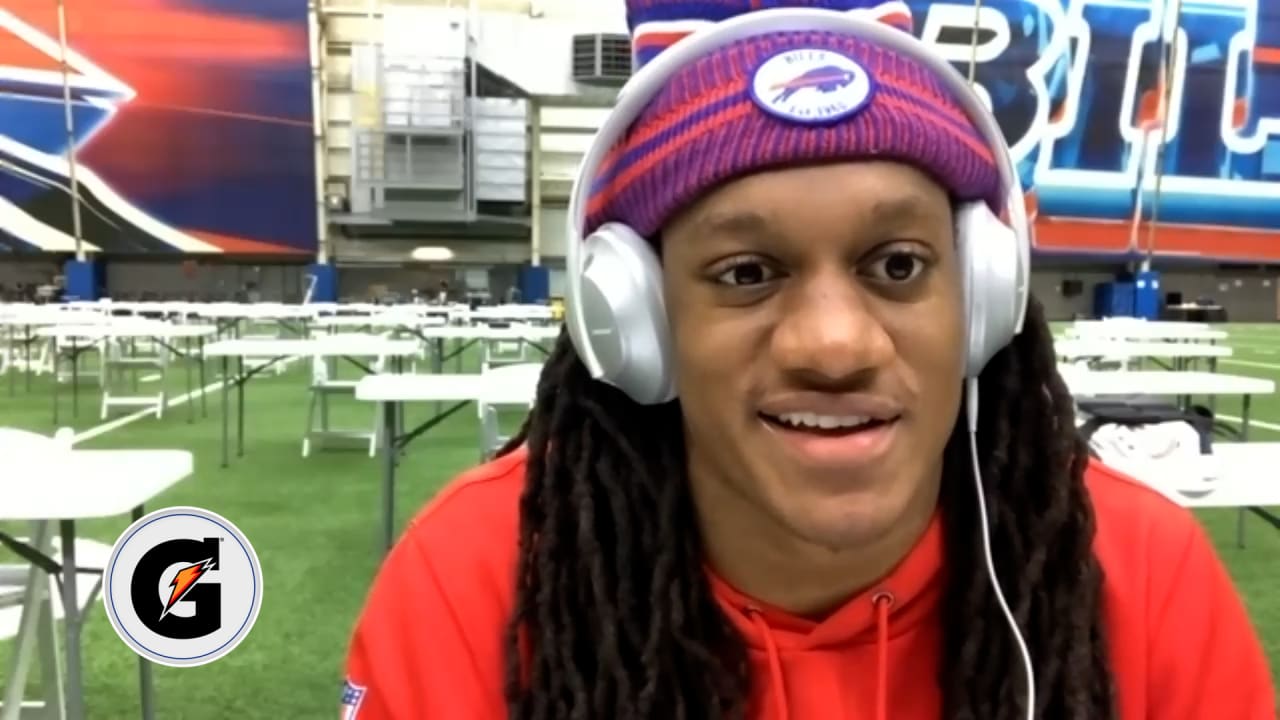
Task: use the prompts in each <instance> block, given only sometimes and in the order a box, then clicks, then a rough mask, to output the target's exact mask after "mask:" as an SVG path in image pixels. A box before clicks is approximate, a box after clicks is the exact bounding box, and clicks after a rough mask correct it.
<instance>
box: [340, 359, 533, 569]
mask: <svg viewBox="0 0 1280 720" xmlns="http://www.w3.org/2000/svg"><path fill="white" fill-rule="evenodd" d="M541 375H542V364H541V363H521V364H516V365H504V366H501V367H496V368H492V369H490V370H487V371H485V372H483V373H465V374H450V375H385V374H379V375H369V376H367V377H365V378H364V379H362V380H361V381H360V382H359V383H358V384H357V385H356V399H357V400H366V401H369V402H376V403H378V405H379V407H380V408H381V410H382V463H383V474H382V549H383V551H384V552H385V551H386V550H390V549H391V546H392V544H393V543H394V542H395V484H396V479H395V478H396V463H397V461H398V460H399V454H400V452H401V451H403V449H404V448H405V447H406V446H407V445H408V444H409V443H410V442H412V441H413V440H414V439H415V438H417V437H418V436H419V435H421V434H423V433H425V432H426V431H428V430H430V429H431V428H433V427H435V426H436V425H439V424H440V423H441V422H443V421H444V420H445V419H447V418H448V417H450V416H451V415H453V414H454V413H456V412H458V411H459V410H461V409H462V408H464V407H466V406H467V405H469V404H471V403H473V402H480V403H485V404H489V405H530V406H532V405H533V401H534V398H535V396H536V394H537V390H538V378H539V377H541ZM407 402H452V403H454V404H453V405H451V406H450V407H449V408H447V409H445V410H443V411H440V412H437V413H435V414H434V415H433V416H431V418H429V419H428V420H426V421H425V422H423V423H422V424H420V425H418V426H417V427H415V428H413V429H412V430H409V431H407V432H401V431H400V429H399V428H400V426H401V424H402V422H401V421H402V418H403V410H402V407H403V405H404V403H407Z"/></svg>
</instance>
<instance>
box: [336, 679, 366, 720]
mask: <svg viewBox="0 0 1280 720" xmlns="http://www.w3.org/2000/svg"><path fill="white" fill-rule="evenodd" d="M364 693H365V687H364V686H363V685H356V684H355V683H353V682H351V679H350V678H348V679H346V680H344V681H343V683H342V714H341V715H339V716H338V717H340V718H341V720H356V716H357V715H359V714H360V703H361V702H362V701H363V700H364Z"/></svg>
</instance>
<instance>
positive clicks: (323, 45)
mask: <svg viewBox="0 0 1280 720" xmlns="http://www.w3.org/2000/svg"><path fill="white" fill-rule="evenodd" d="M308 6H309V7H308V9H307V21H308V30H309V32H310V35H311V38H310V39H311V105H312V108H313V110H312V115H311V117H312V122H313V129H312V132H313V134H314V137H315V167H316V263H318V264H320V265H324V264H326V263H328V262H329V212H328V204H327V203H326V201H325V186H326V183H327V182H328V180H329V163H328V156H329V147H328V143H327V142H326V139H325V137H326V135H327V130H328V124H329V119H328V117H329V116H328V112H326V106H325V102H326V101H327V99H328V95H329V93H328V91H327V89H326V87H325V74H324V73H325V55H326V51H327V46H328V43H327V42H326V41H325V36H324V25H323V18H321V17H320V0H310V2H309V3H308Z"/></svg>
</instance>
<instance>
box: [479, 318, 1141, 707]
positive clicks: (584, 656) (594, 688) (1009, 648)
mask: <svg viewBox="0 0 1280 720" xmlns="http://www.w3.org/2000/svg"><path fill="white" fill-rule="evenodd" d="M1052 342H1053V340H1052V336H1051V335H1050V332H1049V328H1048V325H1047V324H1046V322H1045V319H1044V314H1043V310H1042V309H1041V307H1040V305H1039V303H1038V302H1037V301H1036V300H1034V299H1032V301H1031V305H1030V307H1029V308H1028V312H1027V319H1026V323H1025V327H1024V330H1023V332H1022V333H1021V334H1019V335H1018V337H1017V338H1015V339H1014V341H1013V342H1012V343H1011V345H1010V346H1009V347H1007V348H1005V349H1004V350H1002V351H1001V352H1000V353H999V354H998V355H997V356H996V357H995V358H994V359H993V360H992V361H991V362H990V363H989V364H988V366H987V368H986V369H985V370H984V372H983V374H982V378H981V387H982V403H981V408H980V414H979V426H978V453H979V462H980V467H981V470H982V480H983V483H984V488H985V493H986V502H987V508H988V514H989V520H990V525H991V528H990V530H991V534H992V538H991V542H992V550H993V556H994V561H995V564H996V570H997V572H998V574H999V577H1000V578H1001V583H1002V588H1003V590H1004V593H1005V597H1006V599H1007V601H1008V603H1009V606H1010V609H1011V610H1012V611H1013V614H1014V617H1015V618H1016V620H1017V622H1018V625H1019V627H1020V628H1022V631H1023V635H1024V637H1025V640H1026V642H1027V644H1028V649H1029V650H1030V652H1031V656H1032V659H1033V661H1034V662H1035V669H1036V685H1037V689H1036V699H1037V703H1036V704H1037V708H1036V710H1037V717H1039V718H1042V719H1043V720H1109V719H1111V718H1115V717H1116V712H1117V711H1116V710H1115V708H1114V698H1115V691H1114V686H1113V681H1112V678H1111V672H1110V667H1109V661H1108V657H1107V645H1106V640H1105V637H1104V628H1103V623H1102V612H1101V585H1102V570H1101V567H1100V566H1099V563H1098V560H1097V558H1096V557H1095V556H1094V554H1093V551H1092V541H1093V537H1094V515H1093V510H1092V507H1091V505H1090V502H1089V497H1088V494H1087V492H1086V489H1085V487H1084V483H1083V474H1084V470H1085V466H1086V464H1087V462H1088V453H1087V448H1086V446H1085V444H1084V442H1083V441H1082V440H1081V438H1080V437H1079V435H1078V434H1077V433H1076V432H1075V423H1074V405H1073V402H1072V398H1071V396H1070V394H1069V393H1068V391H1067V389H1066V386H1065V384H1064V383H1063V382H1062V380H1061V378H1060V377H1059V376H1058V373H1057V370H1056V358H1055V356H1054V353H1053V349H1052ZM525 443H527V445H528V451H529V452H528V470H527V486H526V489H525V492H524V495H523V497H522V499H521V504H520V550H519V568H518V578H517V590H516V603H515V609H514V613H513V615H512V617H511V622H510V625H509V626H508V629H507V635H506V648H507V684H506V696H507V704H508V710H509V715H510V717H511V718H513V720H553V719H554V720H587V719H588V718H590V719H592V720H595V719H601V720H603V719H605V718H609V719H611V720H612V719H616V720H654V719H656V718H673V719H686V720H704V719H707V718H715V719H716V720H719V719H721V718H743V717H746V715H747V713H748V711H749V708H748V707H747V698H748V690H749V687H748V685H749V681H750V678H749V667H748V664H747V655H746V650H745V646H744V644H743V642H742V640H741V638H740V637H738V636H737V634H736V631H735V630H734V629H733V627H732V626H731V625H730V623H729V620H728V619H727V618H726V617H724V616H723V615H722V614H721V612H720V610H719V608H718V606H717V604H716V601H715V599H714V597H713V596H712V593H711V589H710V586H709V583H708V581H707V578H706V576H705V575H704V570H703V555H702V545H701V538H700V537H699V534H698V532H697V527H698V525H697V523H696V522H695V519H694V507H693V503H692V500H691V496H690V492H689V490H688V483H687V478H686V470H685V459H684V442H683V439H682V432H681V416H680V408H679V403H678V401H677V402H672V403H667V404H664V405H660V406H640V405H638V404H636V403H633V402H632V401H630V400H629V399H628V398H627V397H626V396H625V395H623V394H622V393H621V392H619V391H618V390H616V389H614V388H612V387H610V386H607V385H605V384H604V383H600V382H596V381H593V380H592V379H591V378H590V377H589V375H588V372H587V370H586V368H585V367H584V366H583V364H582V363H581V361H580V360H579V359H578V356H577V354H576V352H575V351H574V349H573V347H572V345H571V343H570V341H569V339H568V337H567V336H566V335H564V334H562V335H561V337H560V339H559V341H558V343H557V345H556V347H555V349H554V351H553V352H552V354H551V357H550V359H549V361H548V364H547V366H546V369H545V371H544V373H543V376H542V379H541V381H540V383H539V387H538V391H537V402H536V405H535V409H534V411H533V412H532V414H531V415H530V417H529V418H528V419H527V420H526V422H525V426H524V428H522V429H521V431H520V432H519V433H518V434H517V435H516V436H515V437H514V438H513V439H512V441H511V442H510V443H508V445H507V446H506V447H505V448H504V449H503V452H504V453H505V452H510V451H512V450H514V449H515V448H517V447H519V446H520V445H521V444H525ZM944 468H945V469H944V479H943V484H942V490H941V495H940V503H941V505H942V511H943V513H944V516H945V520H946V521H945V523H944V525H945V531H944V532H945V546H946V550H945V552H946V566H947V573H946V575H947V580H946V583H947V584H946V587H945V590H944V593H945V595H944V597H943V600H942V602H941V605H940V612H941V613H942V623H943V640H942V644H943V647H942V659H941V662H940V664H939V667H938V668H937V672H938V682H939V686H940V687H941V689H942V695H943V708H944V714H943V716H944V717H945V718H946V719H947V720H1018V719H1020V718H1023V717H1024V716H1025V714H1026V710H1025V707H1024V706H1025V693H1024V687H1023V686H1024V685H1025V682H1024V680H1023V675H1022V673H1021V671H1020V670H1019V668H1020V667H1021V661H1020V655H1019V652H1018V649H1017V647H1016V645H1015V643H1014V641H1013V638H1012V636H1011V634H1010V632H1009V629H1008V627H1007V625H1006V623H1005V621H1004V619H1003V617H1002V614H1001V611H1000V609H999V606H998V605H997V602H996V598H995V594H994V592H993V591H992V589H991V587H990V581H989V579H988V577H987V574H986V570H985V560H984V555H983V550H982V543H981V541H980V537H979V535H978V534H979V533H980V532H981V528H980V525H979V522H978V511H977V505H976V504H977V498H976V497H975V487H974V481H973V477H972V466H971V458H970V456H969V445H968V437H967V428H966V424H965V423H964V422H963V421H961V422H958V423H957V427H956V430H955V432H954V433H953V434H952V437H951V440H950V442H949V444H948V446H947V449H946V451H945V462H944Z"/></svg>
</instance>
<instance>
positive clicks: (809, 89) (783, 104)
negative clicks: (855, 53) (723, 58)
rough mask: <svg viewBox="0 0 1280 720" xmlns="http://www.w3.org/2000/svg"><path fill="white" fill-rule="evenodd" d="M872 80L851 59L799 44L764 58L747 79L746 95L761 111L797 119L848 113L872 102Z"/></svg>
mask: <svg viewBox="0 0 1280 720" xmlns="http://www.w3.org/2000/svg"><path fill="white" fill-rule="evenodd" d="M873 91H874V83H873V82H872V79H871V76H870V75H869V74H868V73H867V71H866V70H865V69H864V68H863V67H862V66H861V65H859V64H858V63H857V61H855V60H854V59H853V58H850V57H848V56H847V55H843V54H841V53H838V52H835V51H833V50H822V49H819V48H801V49H796V50H787V51H784V52H780V53H777V54H775V55H772V56H770V57H768V58H767V59H765V61H764V62H762V63H760V66H759V67H757V68H756V71H755V74H754V75H753V76H752V78H751V97H752V99H754V100H755V102H756V104H757V105H759V106H760V107H761V108H762V109H763V110H764V111H765V112H768V113H769V114H771V115H774V116H776V117H779V118H781V119H783V120H790V121H792V122H797V123H807V124H824V123H831V122H835V121H837V120H842V119H844V118H847V117H849V116H851V115H853V114H854V113H856V112H858V111H859V110H861V109H862V108H864V107H866V106H867V103H868V102H870V101H871V95H872V92H873Z"/></svg>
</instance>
